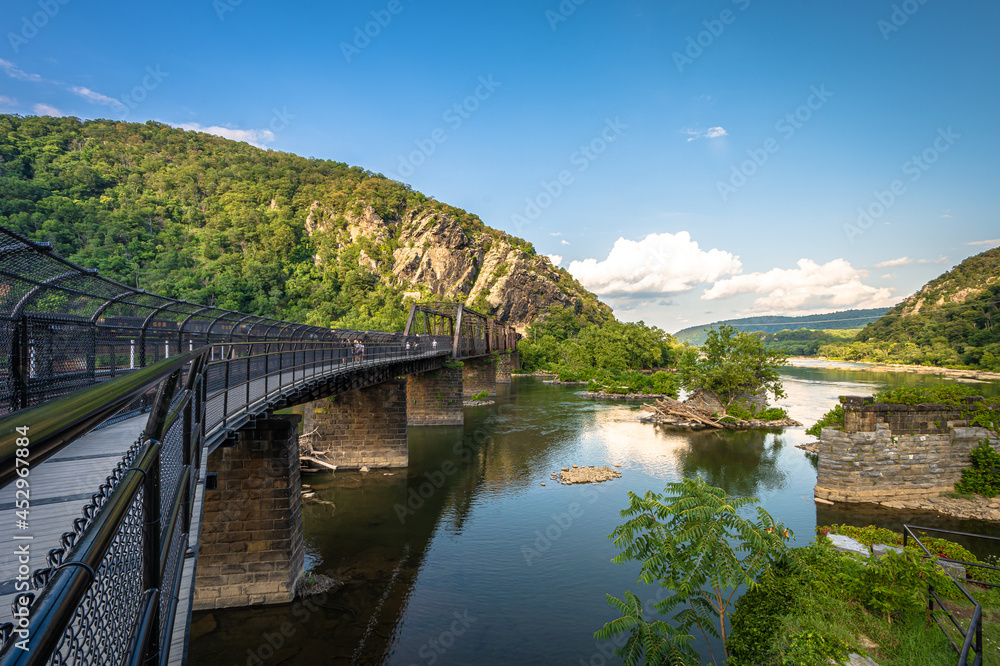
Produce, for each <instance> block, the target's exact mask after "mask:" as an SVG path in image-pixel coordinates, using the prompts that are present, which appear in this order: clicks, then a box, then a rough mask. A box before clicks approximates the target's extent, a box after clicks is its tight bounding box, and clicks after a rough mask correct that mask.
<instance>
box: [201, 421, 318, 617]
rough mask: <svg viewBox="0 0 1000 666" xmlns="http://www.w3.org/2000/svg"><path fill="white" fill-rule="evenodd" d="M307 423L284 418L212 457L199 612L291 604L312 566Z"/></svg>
mask: <svg viewBox="0 0 1000 666" xmlns="http://www.w3.org/2000/svg"><path fill="white" fill-rule="evenodd" d="M300 420H301V417H300V416H298V415H295V414H289V415H276V416H272V417H271V418H269V419H267V420H266V421H258V422H257V423H256V425H253V426H247V427H246V428H244V429H243V430H241V431H240V437H239V440H238V444H237V445H236V446H233V447H220V448H218V449H216V450H215V451H213V452H212V454H211V455H210V456H209V457H208V461H207V471H208V472H209V473H215V474H216V475H217V476H216V484H217V485H216V489H215V490H208V489H206V490H205V501H204V506H203V509H202V519H201V540H200V542H199V546H198V565H197V574H196V577H195V589H194V609H195V610H209V609H214V608H228V607H233V606H253V605H259V604H281V603H289V602H290V601H292V599H293V598H294V596H295V582H296V581H297V580H298V578H299V576H301V575H302V571H303V568H304V566H305V550H304V546H303V541H302V484H301V478H300V476H299V434H298V424H299V421H300Z"/></svg>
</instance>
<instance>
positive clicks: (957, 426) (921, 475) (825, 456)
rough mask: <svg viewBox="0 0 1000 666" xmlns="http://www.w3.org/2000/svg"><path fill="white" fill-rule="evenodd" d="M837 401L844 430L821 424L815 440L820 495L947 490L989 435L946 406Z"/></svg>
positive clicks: (887, 496) (841, 497)
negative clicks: (817, 439) (822, 427)
mask: <svg viewBox="0 0 1000 666" xmlns="http://www.w3.org/2000/svg"><path fill="white" fill-rule="evenodd" d="M841 402H842V403H843V404H844V430H843V431H840V430H834V429H829V428H824V429H823V431H822V433H821V438H820V442H819V467H818V473H817V478H816V488H815V494H816V497H818V498H820V499H825V500H830V501H836V502H885V501H891V500H894V499H913V498H920V497H930V496H936V495H939V494H940V493H942V492H947V491H952V490H954V489H955V483H956V482H957V481H959V480H961V476H962V470H963V469H967V468H968V467H969V466H970V462H969V454H970V453H971V452H972V450H973V449H974V448H976V446H978V444H979V442H980V441H982V440H983V439H987V438H989V435H990V433H989V431H987V430H986V429H984V428H973V427H969V423H968V419H967V418H966V417H964V416H963V414H962V412H961V410H958V409H955V408H951V407H947V406H945V405H886V404H872V401H871V398H858V397H845V398H841ZM991 444H993V446H995V447H996V446H997V445H998V442H997V441H996V440H995V439H994V440H991Z"/></svg>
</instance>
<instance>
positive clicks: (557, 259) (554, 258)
mask: <svg viewBox="0 0 1000 666" xmlns="http://www.w3.org/2000/svg"><path fill="white" fill-rule="evenodd" d="M545 256H546V257H548V258H549V261H551V262H552V265H553V266H558V265H559V264H561V263H562V260H563V258H562V255H559V254H547V255H545Z"/></svg>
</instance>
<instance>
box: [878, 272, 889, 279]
mask: <svg viewBox="0 0 1000 666" xmlns="http://www.w3.org/2000/svg"><path fill="white" fill-rule="evenodd" d="M880 277H881V278H882V279H883V280H888V279H890V278H892V273H886V274H885V275H882V276H880Z"/></svg>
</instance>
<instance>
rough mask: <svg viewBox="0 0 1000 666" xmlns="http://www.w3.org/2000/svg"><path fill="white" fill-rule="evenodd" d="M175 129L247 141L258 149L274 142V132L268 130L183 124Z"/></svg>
mask: <svg viewBox="0 0 1000 666" xmlns="http://www.w3.org/2000/svg"><path fill="white" fill-rule="evenodd" d="M174 127H179V128H180V129H182V130H189V131H192V132H204V133H205V134H214V135H215V136H221V137H223V138H225V139H232V140H233V141H246V142H247V143H249V144H250V145H251V146H257V147H258V148H266V145H265V144H268V143H271V142H272V141H274V132H272V131H271V130H266V129H238V128H235V127H220V126H219V125H212V126H211V127H203V126H201V125H199V124H198V123H181V124H179V125H174Z"/></svg>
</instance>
